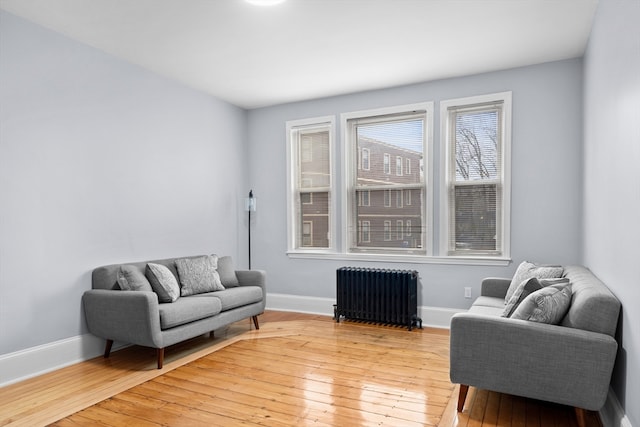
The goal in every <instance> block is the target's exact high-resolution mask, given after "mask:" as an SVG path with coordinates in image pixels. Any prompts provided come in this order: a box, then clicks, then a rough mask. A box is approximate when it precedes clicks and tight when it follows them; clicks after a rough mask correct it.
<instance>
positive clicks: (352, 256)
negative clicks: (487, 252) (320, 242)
mask: <svg viewBox="0 0 640 427" xmlns="http://www.w3.org/2000/svg"><path fill="white" fill-rule="evenodd" d="M287 256H288V257H289V258H291V259H322V260H336V261H371V262H397V263H404V264H452V265H489V266H507V265H509V264H510V263H511V258H503V257H481V256H449V257H441V256H426V255H389V254H372V253H367V254H362V253H348V254H347V253H337V252H319V251H315V252H311V251H304V252H302V251H300V252H298V251H289V252H287Z"/></svg>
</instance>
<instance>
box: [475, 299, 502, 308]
mask: <svg viewBox="0 0 640 427" xmlns="http://www.w3.org/2000/svg"><path fill="white" fill-rule="evenodd" d="M473 305H474V306H485V307H495V308H499V309H501V310H504V298H495V297H487V296H479V297H478V298H476V300H475V301H474V302H473Z"/></svg>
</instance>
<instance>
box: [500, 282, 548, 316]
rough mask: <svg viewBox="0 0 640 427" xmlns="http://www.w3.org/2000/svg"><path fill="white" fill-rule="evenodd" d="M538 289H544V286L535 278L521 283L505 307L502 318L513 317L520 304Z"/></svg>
mask: <svg viewBox="0 0 640 427" xmlns="http://www.w3.org/2000/svg"><path fill="white" fill-rule="evenodd" d="M538 289H542V285H541V284H540V282H539V281H538V279H536V278H535V277H532V278H531V279H529V280H525V281H523V282H522V283H520V284H519V285H518V287H517V288H516V291H515V292H514V293H513V295H512V296H511V299H509V302H507V305H506V306H505V307H504V311H503V312H502V317H509V316H511V313H513V312H514V310H515V309H516V308H518V306H519V305H520V303H521V302H522V301H524V299H525V298H526V297H528V296H529V295H530V294H532V293H534V292H535V291H537V290H538Z"/></svg>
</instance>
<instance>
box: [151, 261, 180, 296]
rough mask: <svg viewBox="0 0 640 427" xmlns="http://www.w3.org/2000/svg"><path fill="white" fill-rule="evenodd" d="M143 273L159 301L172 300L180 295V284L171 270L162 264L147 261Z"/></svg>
mask: <svg viewBox="0 0 640 427" xmlns="http://www.w3.org/2000/svg"><path fill="white" fill-rule="evenodd" d="M145 275H146V276H147V279H149V283H151V288H153V292H155V293H156V294H158V301H159V302H174V301H175V300H177V299H178V298H179V297H180V286H179V285H178V281H177V280H176V277H175V276H174V275H173V273H172V272H171V270H169V269H168V268H167V267H166V266H164V265H162V264H153V263H151V262H150V263H148V264H147V268H146V270H145Z"/></svg>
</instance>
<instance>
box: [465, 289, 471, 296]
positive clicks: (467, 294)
mask: <svg viewBox="0 0 640 427" xmlns="http://www.w3.org/2000/svg"><path fill="white" fill-rule="evenodd" d="M464 297H465V298H471V288H464Z"/></svg>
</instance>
